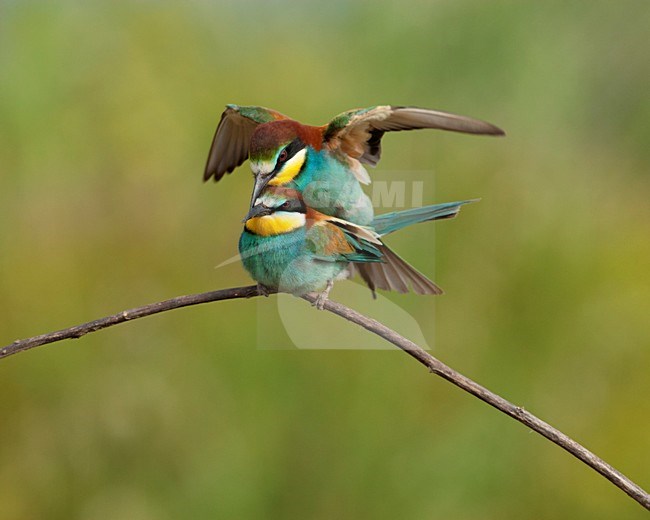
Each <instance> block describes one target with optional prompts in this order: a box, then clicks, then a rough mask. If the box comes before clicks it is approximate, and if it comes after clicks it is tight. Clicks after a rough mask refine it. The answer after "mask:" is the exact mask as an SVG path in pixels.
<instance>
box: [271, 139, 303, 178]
mask: <svg viewBox="0 0 650 520" xmlns="http://www.w3.org/2000/svg"><path fill="white" fill-rule="evenodd" d="M304 147H305V143H303V142H302V141H301V140H300V138H299V137H298V138H296V139H294V140H293V141H291V142H290V143H289V144H288V145H287V147H286V148H285V151H286V152H287V157H286V158H285V159H284V160H282V161H280V156H279V155H278V161H277V162H276V164H275V170H274V172H277V171H280V169H281V168H282V165H283V164H285V163H286V162H287V161H289V160H290V159H291V158H292V157H293V156H294V155H296V154H297V153H298V152H299V151H300V150H302V149H303V148H304ZM281 153H282V152H280V154H281Z"/></svg>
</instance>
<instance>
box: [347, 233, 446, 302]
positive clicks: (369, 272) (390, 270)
mask: <svg viewBox="0 0 650 520" xmlns="http://www.w3.org/2000/svg"><path fill="white" fill-rule="evenodd" d="M378 248H379V250H380V251H381V253H382V255H383V258H384V260H385V262H382V263H379V262H373V263H358V264H353V265H354V269H356V270H357V271H359V275H360V276H361V278H362V279H363V280H364V281H365V282H366V284H367V285H368V287H369V288H370V290H371V291H372V295H373V298H376V295H375V289H383V290H385V291H397V292H400V293H407V292H409V287H411V288H412V290H413V292H415V293H416V294H442V292H443V291H442V289H441V288H440V287H438V286H437V285H436V284H435V283H433V282H432V281H431V280H429V279H428V278H427V277H426V276H424V275H423V274H422V273H420V272H419V271H418V270H417V269H415V267H413V266H412V265H410V264H409V263H407V262H406V261H405V260H402V258H400V257H399V256H398V255H397V254H396V253H394V252H393V251H392V250H391V249H389V248H388V246H387V245H386V244H381V245H380V246H378ZM351 267H352V266H351Z"/></svg>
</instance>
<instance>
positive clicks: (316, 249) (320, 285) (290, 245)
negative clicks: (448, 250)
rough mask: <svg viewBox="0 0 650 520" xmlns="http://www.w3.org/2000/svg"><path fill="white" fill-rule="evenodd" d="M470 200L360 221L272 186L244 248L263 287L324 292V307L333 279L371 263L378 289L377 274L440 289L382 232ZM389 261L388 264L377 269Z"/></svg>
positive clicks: (450, 211) (250, 222)
mask: <svg viewBox="0 0 650 520" xmlns="http://www.w3.org/2000/svg"><path fill="white" fill-rule="evenodd" d="M468 202H471V201H462V202H450V203H446V204H436V205H434V206H424V207H421V208H414V209H408V210H404V211H397V212H393V213H387V214H384V215H379V216H377V217H375V218H374V220H373V221H372V223H371V225H369V226H361V225H358V224H354V223H352V222H349V221H346V220H343V219H341V218H338V217H334V216H331V215H326V214H324V213H321V212H320V211H317V210H315V209H313V208H310V207H309V206H307V205H306V204H305V202H304V200H303V198H302V196H301V194H300V193H299V192H298V191H297V190H295V189H292V188H282V187H277V188H274V187H269V188H267V189H266V190H264V192H263V193H262V195H261V196H260V197H259V198H258V200H257V201H256V203H255V204H254V205H253V207H252V208H251V209H250V211H249V213H248V215H247V216H246V218H245V224H244V231H243V232H242V234H241V238H240V240H239V252H240V255H241V258H242V262H243V264H244V267H245V268H246V270H247V271H248V272H249V273H250V275H251V276H252V277H253V279H254V280H256V281H257V282H258V284H259V285H260V289H262V291H264V289H265V288H272V289H276V290H279V291H282V292H290V293H293V294H297V295H302V294H306V293H309V292H319V293H320V294H319V295H318V298H317V300H316V306H317V307H319V308H321V309H322V308H323V305H324V302H325V300H326V299H327V296H328V294H329V291H330V289H331V288H332V285H333V282H334V280H336V279H339V278H347V277H348V276H350V275H351V274H352V271H353V270H354V268H357V269H358V268H359V267H360V266H368V267H369V270H368V271H367V272H366V273H370V280H368V279H366V282H368V285H369V286H370V288H371V290H373V293H374V288H375V286H374V284H373V283H372V280H373V278H374V275H377V274H378V275H379V278H382V277H383V278H385V277H388V278H389V279H390V280H391V285H392V287H391V288H393V289H395V290H397V291H399V292H407V291H408V290H409V286H411V287H412V288H413V290H414V291H415V292H416V293H419V294H440V293H441V292H442V291H441V290H440V288H438V286H437V285H435V284H434V283H433V282H432V281H431V280H429V279H428V278H427V277H426V276H424V275H423V274H421V273H419V272H418V271H417V270H415V269H414V268H413V267H412V266H410V265H409V264H408V263H406V262H405V261H404V260H402V259H401V258H400V257H399V256H397V255H396V254H395V253H393V252H392V251H391V250H390V249H388V248H386V247H385V245H384V243H383V242H382V239H381V237H382V236H384V235H386V234H388V233H392V232H393V231H397V230H399V229H401V228H403V227H406V226H409V225H411V224H415V223H418V222H425V221H429V220H439V219H444V218H453V217H455V216H456V215H457V214H458V212H459V211H460V207H461V206H462V205H463V204H466V203H468ZM386 265H388V266H389V267H388V269H385V268H384V269H380V270H377V271H375V270H374V268H376V267H379V266H386ZM362 276H363V275H362Z"/></svg>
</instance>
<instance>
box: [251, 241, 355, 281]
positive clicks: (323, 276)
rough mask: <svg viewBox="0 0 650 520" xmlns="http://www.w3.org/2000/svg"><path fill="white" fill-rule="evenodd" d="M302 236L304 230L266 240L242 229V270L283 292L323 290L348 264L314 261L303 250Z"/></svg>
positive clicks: (310, 253) (309, 254) (311, 255)
mask: <svg viewBox="0 0 650 520" xmlns="http://www.w3.org/2000/svg"><path fill="white" fill-rule="evenodd" d="M305 237H306V230H305V229H304V228H303V229H299V230H296V231H293V232H291V233H286V234H283V235H275V236H268V237H263V236H259V235H254V234H252V233H249V232H248V231H246V230H244V231H243V233H242V235H241V237H240V239H239V253H240V255H241V257H242V263H243V264H244V268H245V269H246V270H247V271H248V272H249V273H250V275H251V277H252V278H253V279H254V280H255V281H257V282H259V283H261V284H263V285H266V286H267V287H271V288H274V289H277V290H279V291H282V292H290V293H293V294H305V293H308V292H313V291H322V290H323V289H324V288H325V286H326V285H327V281H328V280H332V279H334V278H336V277H337V276H338V275H339V274H340V273H341V272H342V271H343V270H344V269H345V268H346V266H347V263H346V262H334V261H331V262H330V261H324V260H318V259H316V258H314V254H313V253H312V252H311V251H309V250H308V249H307V248H306V247H305Z"/></svg>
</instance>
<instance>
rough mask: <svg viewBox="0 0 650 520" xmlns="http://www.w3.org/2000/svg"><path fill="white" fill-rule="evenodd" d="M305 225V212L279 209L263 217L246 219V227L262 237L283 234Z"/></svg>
mask: <svg viewBox="0 0 650 520" xmlns="http://www.w3.org/2000/svg"><path fill="white" fill-rule="evenodd" d="M304 225H305V215H304V213H295V212H288V211H277V212H275V213H273V214H271V215H265V216H263V217H253V218H249V219H248V220H247V221H246V229H247V230H248V231H250V232H251V233H254V234H256V235H259V236H262V237H268V236H272V235H282V234H283V233H289V232H290V231H294V230H296V229H298V228H301V227H302V226H304Z"/></svg>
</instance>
